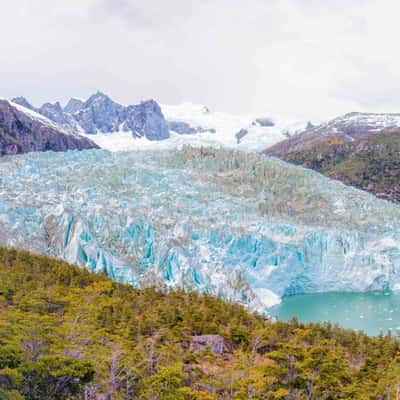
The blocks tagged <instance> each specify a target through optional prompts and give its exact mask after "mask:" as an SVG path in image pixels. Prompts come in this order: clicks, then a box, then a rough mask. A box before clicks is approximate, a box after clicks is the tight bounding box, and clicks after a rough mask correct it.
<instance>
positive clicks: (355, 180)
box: [282, 132, 400, 203]
mask: <svg viewBox="0 0 400 400" xmlns="http://www.w3.org/2000/svg"><path fill="white" fill-rule="evenodd" d="M282 158H283V159H284V160H285V161H288V162H291V163H294V164H299V165H303V166H304V167H306V168H311V169H314V170H316V171H319V172H321V173H322V174H324V175H326V176H329V177H330V178H334V179H338V180H340V181H342V182H343V183H345V184H347V185H351V186H355V187H357V188H359V189H362V190H366V191H368V192H370V193H373V194H375V195H376V196H377V197H380V198H384V199H387V200H390V201H393V202H396V203H400V133H399V132H389V133H381V134H374V135H370V136H367V137H363V138H360V139H357V140H355V141H352V142H343V141H342V140H340V139H338V140H331V141H329V142H328V143H323V144H318V145H315V146H314V147H311V148H307V149H304V150H300V151H293V152H290V153H287V154H285V155H284V156H282Z"/></svg>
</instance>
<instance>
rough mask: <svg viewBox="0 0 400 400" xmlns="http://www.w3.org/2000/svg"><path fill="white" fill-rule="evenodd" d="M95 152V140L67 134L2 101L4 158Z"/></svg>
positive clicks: (0, 152) (1, 151) (0, 139)
mask: <svg viewBox="0 0 400 400" xmlns="http://www.w3.org/2000/svg"><path fill="white" fill-rule="evenodd" d="M95 148H98V146H97V145H96V144H95V143H93V142H92V141H91V140H89V139H87V138H85V137H82V136H80V135H72V134H71V133H68V132H65V131H63V130H62V129H60V128H59V127H58V126H57V125H56V124H52V123H51V122H50V121H48V120H47V119H46V118H43V117H42V116H40V115H38V114H36V113H34V112H32V111H30V110H28V109H27V108H25V107H21V106H19V105H17V104H13V103H10V102H8V101H7V100H0V156H4V155H15V154H21V153H28V152H31V151H48V150H52V151H66V150H83V149H95Z"/></svg>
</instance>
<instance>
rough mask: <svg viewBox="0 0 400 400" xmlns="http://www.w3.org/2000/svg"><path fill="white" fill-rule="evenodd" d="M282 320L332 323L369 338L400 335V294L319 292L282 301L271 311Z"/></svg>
mask: <svg viewBox="0 0 400 400" xmlns="http://www.w3.org/2000/svg"><path fill="white" fill-rule="evenodd" d="M270 313H271V315H273V316H274V317H276V318H277V319H278V320H282V321H287V320H289V319H291V318H292V317H296V318H297V319H298V320H299V321H301V322H325V321H330V322H331V323H333V324H338V325H339V326H341V327H343V328H351V329H355V330H358V331H364V332H365V333H367V334H368V335H379V333H380V332H383V333H384V334H386V333H387V332H388V331H391V333H392V334H393V335H398V334H400V293H317V294H308V295H297V296H291V297H286V298H283V299H282V302H281V304H279V305H278V306H275V307H273V308H272V309H271V310H270Z"/></svg>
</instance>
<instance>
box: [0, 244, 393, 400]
mask: <svg viewBox="0 0 400 400" xmlns="http://www.w3.org/2000/svg"><path fill="white" fill-rule="evenodd" d="M216 344H221V346H217V345H216ZM399 350H400V348H399V343H398V341H396V340H395V339H392V338H391V337H389V336H387V337H376V338H372V337H367V336H365V335H364V334H362V333H355V332H352V331H346V330H342V329H339V328H337V327H332V326H331V325H330V324H325V325H312V324H309V325H304V324H299V323H298V322H296V321H295V320H294V321H292V322H290V323H282V322H277V323H270V322H268V321H264V320H263V319H262V318H260V317H259V316H257V315H253V314H249V313H248V312H246V311H245V310H244V309H243V308H242V307H240V306H239V305H237V304H232V303H228V302H223V301H221V300H218V299H216V298H213V297H211V296H208V295H198V294H196V293H193V292H183V291H177V292H163V291H156V290H154V289H146V290H137V289H133V288H132V287H130V286H126V285H121V284H118V283H115V282H112V281H110V280H109V279H107V278H106V277H105V276H104V275H101V274H93V273H89V272H87V271H85V270H81V269H79V268H77V267H74V266H71V265H68V264H66V263H64V262H61V261H57V260H54V259H50V258H47V257H40V256H35V255H32V254H29V253H27V252H24V251H17V250H11V249H4V248H1V247H0V398H1V399H7V400H22V399H25V400H67V399H69V400H72V399H76V400H78V399H83V398H85V399H92V400H95V399H98V400H100V399H131V398H132V399H143V400H147V399H159V400H161V399H171V400H172V399H174V400H223V399H227V398H234V399H237V400H245V399H249V398H251V399H254V400H263V399H266V398H267V399H271V400H278V399H285V398H291V397H292V396H294V395H295V396H296V399H299V400H303V399H304V400H305V399H323V398H324V399H338V400H340V399H343V400H345V399H349V398H352V399H356V400H361V399H363V400H368V399H370V400H381V399H384V398H386V397H387V396H390V397H391V398H395V393H396V389H397V387H398V385H397V382H398V379H397V378H398V374H399V373H400V359H399ZM377 371H379V373H377ZM22 396H23V397H22Z"/></svg>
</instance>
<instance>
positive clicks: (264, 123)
mask: <svg viewBox="0 0 400 400" xmlns="http://www.w3.org/2000/svg"><path fill="white" fill-rule="evenodd" d="M253 125H258V126H263V127H270V126H275V124H274V122H273V121H272V120H270V119H269V118H257V119H256V120H255V121H254V122H253Z"/></svg>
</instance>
